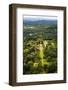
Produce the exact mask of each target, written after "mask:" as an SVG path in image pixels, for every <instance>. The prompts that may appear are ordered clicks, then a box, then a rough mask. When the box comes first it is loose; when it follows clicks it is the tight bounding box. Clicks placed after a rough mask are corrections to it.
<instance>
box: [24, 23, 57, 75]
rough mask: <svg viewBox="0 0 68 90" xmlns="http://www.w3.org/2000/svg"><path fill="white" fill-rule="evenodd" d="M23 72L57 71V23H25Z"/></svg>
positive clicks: (41, 72)
mask: <svg viewBox="0 0 68 90" xmlns="http://www.w3.org/2000/svg"><path fill="white" fill-rule="evenodd" d="M23 35H24V50H23V55H24V59H23V74H45V73H46V74H47V73H56V72H57V25H45V24H43V25H42V24H41V25H38V24H37V25H33V24H32V25H29V24H28V25H26V24H24V34H23Z"/></svg>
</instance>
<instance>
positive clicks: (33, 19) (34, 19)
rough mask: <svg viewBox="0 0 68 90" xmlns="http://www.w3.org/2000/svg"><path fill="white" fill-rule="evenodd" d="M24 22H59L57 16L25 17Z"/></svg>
mask: <svg viewBox="0 0 68 90" xmlns="http://www.w3.org/2000/svg"><path fill="white" fill-rule="evenodd" d="M23 17H24V20H31V21H37V20H57V17H56V16H23Z"/></svg>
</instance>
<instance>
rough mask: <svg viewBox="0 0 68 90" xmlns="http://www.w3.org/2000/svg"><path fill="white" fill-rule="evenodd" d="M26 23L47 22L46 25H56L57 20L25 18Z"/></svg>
mask: <svg viewBox="0 0 68 90" xmlns="http://www.w3.org/2000/svg"><path fill="white" fill-rule="evenodd" d="M24 24H27V25H31V24H45V25H56V24H57V20H34V21H33V20H24Z"/></svg>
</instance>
